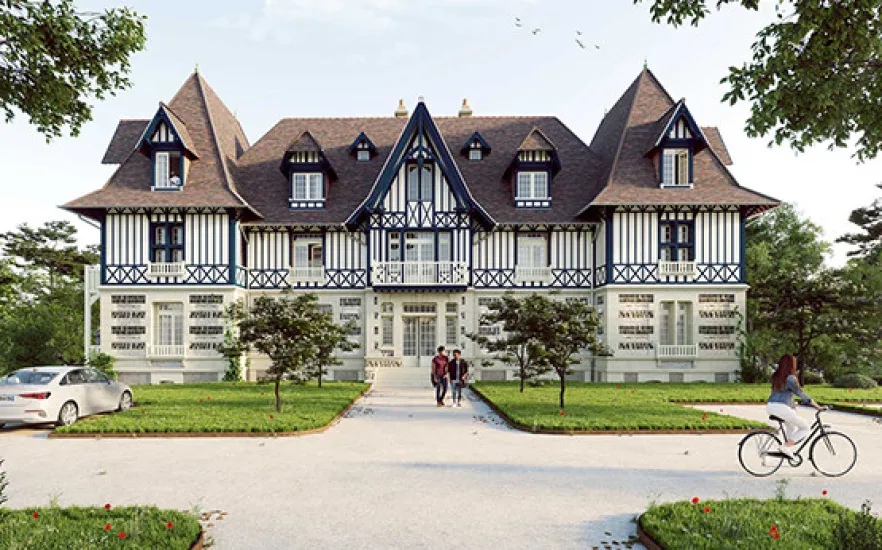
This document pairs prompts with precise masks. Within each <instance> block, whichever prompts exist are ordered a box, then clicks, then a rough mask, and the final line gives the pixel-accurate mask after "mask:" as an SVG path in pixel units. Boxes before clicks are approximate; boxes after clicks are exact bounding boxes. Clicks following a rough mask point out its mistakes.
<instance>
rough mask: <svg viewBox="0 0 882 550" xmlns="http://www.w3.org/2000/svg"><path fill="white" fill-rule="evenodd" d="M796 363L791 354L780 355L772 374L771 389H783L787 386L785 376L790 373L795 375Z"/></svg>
mask: <svg viewBox="0 0 882 550" xmlns="http://www.w3.org/2000/svg"><path fill="white" fill-rule="evenodd" d="M796 372H797V365H796V357H794V356H792V355H782V356H781V358H780V359H778V368H777V369H775V374H773V375H772V389H773V390H775V391H783V390H784V387H785V386H787V377H788V376H790V375H791V374H793V375H796Z"/></svg>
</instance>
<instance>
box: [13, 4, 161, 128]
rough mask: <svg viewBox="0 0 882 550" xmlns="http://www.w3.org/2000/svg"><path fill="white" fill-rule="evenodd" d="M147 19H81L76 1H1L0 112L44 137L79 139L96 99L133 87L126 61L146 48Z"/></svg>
mask: <svg viewBox="0 0 882 550" xmlns="http://www.w3.org/2000/svg"><path fill="white" fill-rule="evenodd" d="M145 20H146V17H144V16H142V15H139V14H137V13H136V12H134V11H132V10H130V9H129V8H113V9H108V10H105V11H104V12H103V13H94V12H79V11H77V10H76V8H75V7H74V5H73V0H57V1H48V0H5V1H3V2H0V109H2V111H3V112H4V114H5V117H6V122H11V121H12V120H13V119H14V118H15V114H16V111H21V112H23V113H24V114H26V115H27V116H28V117H30V121H31V124H34V125H36V126H37V131H39V132H40V133H42V134H44V135H45V136H46V139H47V141H48V140H50V139H52V138H53V137H58V136H60V135H61V133H62V129H63V128H64V127H65V126H67V127H69V129H70V134H71V135H74V136H76V135H78V134H79V132H80V128H81V127H82V125H83V124H84V123H85V122H88V121H89V120H92V106H91V105H90V102H91V101H92V100H94V99H98V100H101V99H104V97H105V96H106V95H107V94H110V95H115V94H116V91H117V90H122V89H125V88H128V87H129V86H130V85H131V82H130V80H129V79H128V76H127V75H128V72H129V68H130V60H129V58H130V57H131V55H132V54H133V53H135V52H138V51H140V50H142V49H143V48H144V45H145V44H146V37H145V35H144V22H145Z"/></svg>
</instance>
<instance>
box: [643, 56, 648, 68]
mask: <svg viewBox="0 0 882 550" xmlns="http://www.w3.org/2000/svg"><path fill="white" fill-rule="evenodd" d="M643 68H644V69H648V68H649V61H647V60H646V57H644V58H643Z"/></svg>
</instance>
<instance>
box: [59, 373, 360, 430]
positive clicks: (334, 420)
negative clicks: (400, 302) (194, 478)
mask: <svg viewBox="0 0 882 550" xmlns="http://www.w3.org/2000/svg"><path fill="white" fill-rule="evenodd" d="M372 389H373V385H370V386H368V387H366V388H365V389H364V391H362V392H361V393H360V394H359V395H358V396H357V397H356V398H355V399H353V400H352V402H351V403H349V404H348V405H346V407H344V408H343V410H341V411H340V412H339V413H337V414H336V415H335V416H334V418H332V419H331V420H330V421H329V422H328V423H327V424H325V425H324V426H320V427H318V428H312V429H310V430H301V431H296V432H138V433H135V432H109V433H57V432H55V431H54V430H53V431H52V432H50V433H49V434H47V435H46V437H47V438H49V439H183V438H188V437H192V438H207V437H208V438H211V437H215V438H217V437H298V436H301V435H314V434H320V433H323V432H325V431H327V430H328V429H330V428H331V426H333V425H335V424H336V423H337V422H339V421H340V419H341V418H343V417H344V416H345V415H346V413H348V412H349V411H350V410H351V409H352V407H354V406H355V404H356V403H358V402H359V401H360V400H361V399H363V398H364V397H365V396H366V395H367V394H368V393H369V392H370V391H371V390H372Z"/></svg>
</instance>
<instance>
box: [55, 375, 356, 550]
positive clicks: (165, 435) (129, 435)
mask: <svg viewBox="0 0 882 550" xmlns="http://www.w3.org/2000/svg"><path fill="white" fill-rule="evenodd" d="M372 389H373V386H368V387H367V388H365V389H364V391H362V392H361V393H360V394H359V395H358V397H356V398H355V399H353V400H352V402H351V403H350V404H348V405H346V407H344V408H343V410H341V411H340V412H339V413H337V414H336V415H335V416H334V418H332V419H331V420H330V421H329V422H328V423H327V424H325V425H324V426H321V427H318V428H313V429H311V430H300V431H296V432H142V433H134V432H108V433H57V432H55V431H53V432H51V433H49V434H48V435H47V436H46V437H48V438H49V439H147V438H153V439H181V438H219V437H299V436H302V435H315V434H320V433H323V432H325V431H327V430H328V429H330V428H331V426H333V425H334V424H336V423H337V422H339V421H340V419H341V418H343V417H344V416H345V415H346V413H348V412H349V411H350V410H351V409H352V407H354V406H355V404H356V403H358V402H359V401H361V400H362V399H363V398H364V397H365V396H366V395H367V394H368V393H370V391H371V390H372ZM194 548H195V546H194ZM200 548H201V546H200Z"/></svg>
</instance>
